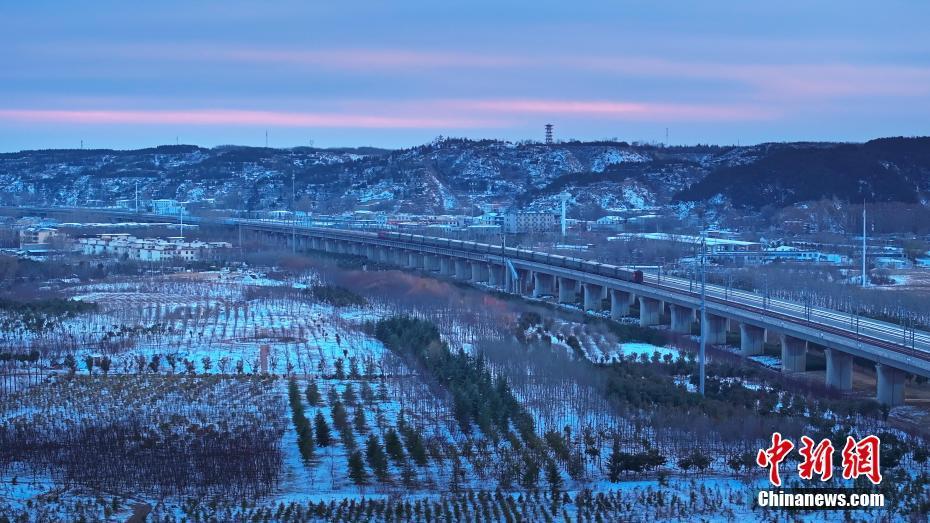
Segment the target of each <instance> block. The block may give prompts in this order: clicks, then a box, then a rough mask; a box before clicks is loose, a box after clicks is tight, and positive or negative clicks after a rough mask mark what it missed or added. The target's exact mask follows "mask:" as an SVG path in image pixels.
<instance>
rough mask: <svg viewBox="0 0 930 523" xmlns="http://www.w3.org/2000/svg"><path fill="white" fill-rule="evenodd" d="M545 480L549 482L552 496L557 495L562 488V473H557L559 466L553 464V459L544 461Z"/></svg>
mask: <svg viewBox="0 0 930 523" xmlns="http://www.w3.org/2000/svg"><path fill="white" fill-rule="evenodd" d="M546 482H547V483H549V490H550V491H551V492H552V497H553V498H555V497H556V496H558V495H559V492H560V491H561V490H562V475H561V474H559V468H558V467H557V466H556V465H555V461H553V460H551V459H550V460H548V462H547V463H546Z"/></svg>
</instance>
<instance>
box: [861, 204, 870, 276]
mask: <svg viewBox="0 0 930 523" xmlns="http://www.w3.org/2000/svg"><path fill="white" fill-rule="evenodd" d="M865 234H866V232H865V200H862V286H863V287H868V286H869V283H868V277H867V275H866V272H865V270H866V269H865V259H866V254H865Z"/></svg>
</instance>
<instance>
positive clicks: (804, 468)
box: [798, 436, 833, 481]
mask: <svg viewBox="0 0 930 523" xmlns="http://www.w3.org/2000/svg"><path fill="white" fill-rule="evenodd" d="M798 452H800V453H801V455H802V456H804V461H803V462H801V464H800V465H798V475H799V476H801V479H813V477H814V474H818V475H820V481H827V480H828V479H830V478H832V477H833V443H831V442H830V440H828V439H827V438H824V439H822V440H820V443H818V444H817V446H816V447H815V446H814V440H812V439H810V438H808V437H807V436H801V448H800V449H798Z"/></svg>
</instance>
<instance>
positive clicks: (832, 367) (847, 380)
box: [823, 349, 853, 390]
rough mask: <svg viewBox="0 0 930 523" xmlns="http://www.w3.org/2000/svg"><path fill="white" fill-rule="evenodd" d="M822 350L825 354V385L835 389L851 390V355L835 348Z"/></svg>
mask: <svg viewBox="0 0 930 523" xmlns="http://www.w3.org/2000/svg"><path fill="white" fill-rule="evenodd" d="M823 352H824V354H826V355H827V386H828V387H833V388H834V389H837V390H851V389H852V365H853V357H852V356H851V355H849V354H846V353H845V352H840V351H838V350H836V349H826V350H824V351H823Z"/></svg>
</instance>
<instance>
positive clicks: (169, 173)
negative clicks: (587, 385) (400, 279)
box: [0, 138, 930, 216]
mask: <svg viewBox="0 0 930 523" xmlns="http://www.w3.org/2000/svg"><path fill="white" fill-rule="evenodd" d="M292 180H293V183H294V189H296V190H295V192H296V201H297V204H296V205H297V206H298V208H305V209H313V210H317V211H320V212H335V211H342V210H348V209H356V208H367V209H372V210H386V211H395V212H418V213H424V212H426V213H447V212H449V213H451V212H465V213H475V212H478V210H479V209H480V208H488V207H490V206H492V205H493V206H516V207H520V208H536V209H554V208H556V206H557V201H558V198H559V194H560V193H562V192H568V193H569V194H570V195H571V200H570V203H571V205H572V206H573V209H574V210H575V211H576V212H577V211H578V210H579V209H581V210H582V211H584V213H583V214H585V215H590V216H596V215H598V214H604V213H609V212H619V211H623V210H629V209H639V208H651V207H662V206H668V205H681V204H683V203H687V202H706V201H712V202H714V203H716V204H724V205H732V206H735V207H745V208H761V207H764V206H768V205H774V206H777V207H783V206H788V205H792V204H795V203H799V202H805V201H811V200H821V199H839V200H845V201H854V202H856V201H860V200H862V199H863V198H865V199H868V200H870V201H901V202H909V203H923V204H926V202H927V201H928V195H930V138H883V139H878V140H872V141H870V142H866V143H863V144H843V143H779V144H761V145H755V146H746V147H723V146H692V147H667V148H666V147H661V146H655V145H639V144H632V145H631V144H628V143H626V142H568V143H558V144H554V145H543V144H538V143H527V144H522V143H521V144H514V143H509V142H502V141H496V140H466V139H437V140H436V141H434V142H432V143H429V144H424V145H421V146H418V147H413V148H410V149H402V150H383V149H377V148H336V149H314V148H309V147H297V148H293V149H269V148H256V147H240V146H220V147H215V148H209V149H208V148H202V147H197V146H193V145H166V146H159V147H153V148H148V149H139V150H129V151H117V150H106V149H103V150H99V149H98V150H74V149H72V150H35V151H22V152H18V153H4V154H0V189H2V194H0V201H2V203H4V204H7V205H9V204H43V205H48V204H53V205H85V204H87V203H88V202H91V201H97V202H102V203H103V204H114V203H115V202H116V200H119V199H131V198H133V197H134V194H135V187H136V184H137V182H138V185H139V190H140V196H141V197H142V198H143V199H149V198H178V199H183V200H190V201H200V200H207V199H214V200H215V201H216V205H217V206H219V207H236V208H247V209H252V210H255V209H275V208H288V207H289V206H290V205H291V190H292V185H291V184H292Z"/></svg>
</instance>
